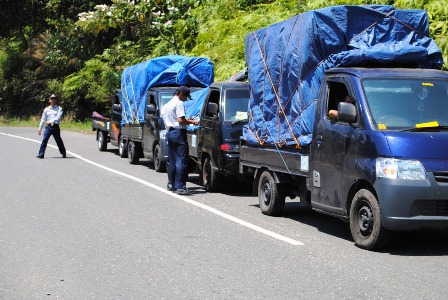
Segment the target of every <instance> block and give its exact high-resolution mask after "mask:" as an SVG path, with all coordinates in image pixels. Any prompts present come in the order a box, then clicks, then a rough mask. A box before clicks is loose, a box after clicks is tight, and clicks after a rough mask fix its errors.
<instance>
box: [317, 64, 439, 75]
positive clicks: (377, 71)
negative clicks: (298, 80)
mask: <svg viewBox="0 0 448 300" xmlns="http://www.w3.org/2000/svg"><path fill="white" fill-rule="evenodd" d="M341 73H345V74H348V75H352V76H355V77H358V78H369V77H371V78H373V77H376V78H378V77H419V78H448V72H444V71H440V70H435V69H418V68H358V67H354V68H331V69H328V70H327V71H326V72H325V74H327V75H334V74H341Z"/></svg>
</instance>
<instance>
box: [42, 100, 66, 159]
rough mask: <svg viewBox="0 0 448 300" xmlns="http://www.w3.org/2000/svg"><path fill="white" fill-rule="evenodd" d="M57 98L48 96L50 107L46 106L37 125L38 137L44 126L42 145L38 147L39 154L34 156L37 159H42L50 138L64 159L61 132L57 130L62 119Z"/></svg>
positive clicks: (64, 153) (64, 152)
mask: <svg viewBox="0 0 448 300" xmlns="http://www.w3.org/2000/svg"><path fill="white" fill-rule="evenodd" d="M57 100H58V98H57V97H56V95H55V94H52V95H51V96H50V100H49V101H50V106H47V107H46V108H45V109H44V112H43V113H42V118H41V120H40V124H39V130H38V131H37V133H38V134H39V135H41V134H42V128H43V126H44V124H45V131H44V136H43V139H42V144H41V145H40V149H39V154H38V155H37V156H36V157H37V158H44V156H45V149H46V148H47V143H48V140H49V139H50V136H53V138H54V140H55V141H56V144H57V145H58V148H59V152H60V153H61V154H62V157H64V158H65V157H66V150H65V147H64V142H63V141H62V138H61V131H60V129H59V123H60V122H61V118H62V113H63V111H62V107H60V106H59V105H57Z"/></svg>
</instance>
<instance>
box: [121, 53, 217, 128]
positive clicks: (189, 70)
mask: <svg viewBox="0 0 448 300" xmlns="http://www.w3.org/2000/svg"><path fill="white" fill-rule="evenodd" d="M213 71H214V70H213V64H212V62H211V61H210V60H209V59H208V58H204V57H187V56H180V55H168V56H162V57H158V58H154V59H151V60H148V61H145V62H142V63H139V64H136V65H134V66H130V67H127V68H125V69H124V71H123V74H122V75H121V90H122V93H123V108H122V122H121V125H122V126H125V125H129V124H132V125H138V124H142V123H144V121H145V119H144V118H145V107H146V102H147V97H148V93H147V92H148V90H149V89H150V88H152V87H161V86H180V85H185V86H188V87H203V88H205V87H208V86H210V84H211V83H213V81H214V74H213Z"/></svg>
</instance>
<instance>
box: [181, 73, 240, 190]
mask: <svg viewBox="0 0 448 300" xmlns="http://www.w3.org/2000/svg"><path fill="white" fill-rule="evenodd" d="M248 101H249V85H248V84H247V83H245V82H237V81H226V82H215V83H213V84H212V85H211V86H210V89H209V93H208V95H207V97H206V100H205V103H204V106H203V108H202V111H201V118H200V124H199V129H197V130H196V131H195V132H193V133H189V134H188V142H189V153H190V157H192V158H193V159H194V160H195V161H196V163H197V166H198V168H199V170H200V173H201V181H202V182H203V185H204V188H205V190H206V191H208V192H214V191H217V190H218V188H219V183H220V182H221V181H222V180H223V179H224V178H225V177H232V176H238V175H239V151H240V137H241V135H242V130H243V126H244V125H245V124H246V123H247V118H248V114H247V107H248Z"/></svg>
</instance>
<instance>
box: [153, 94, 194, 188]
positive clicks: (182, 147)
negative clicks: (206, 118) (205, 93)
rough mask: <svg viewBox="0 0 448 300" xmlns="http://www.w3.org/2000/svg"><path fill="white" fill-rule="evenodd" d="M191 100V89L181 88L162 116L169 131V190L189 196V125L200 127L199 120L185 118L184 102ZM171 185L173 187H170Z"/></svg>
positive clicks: (166, 105) (164, 109)
mask: <svg viewBox="0 0 448 300" xmlns="http://www.w3.org/2000/svg"><path fill="white" fill-rule="evenodd" d="M187 99H191V96H190V89H189V88H188V87H186V86H180V87H179V88H178V89H177V90H176V93H175V94H174V97H173V98H172V99H171V100H170V101H169V102H168V103H167V104H165V105H164V106H163V107H162V110H161V115H162V118H163V121H164V122H165V127H166V130H167V134H166V139H167V140H168V161H169V166H168V178H169V179H168V189H170V190H172V191H174V192H176V193H177V194H179V195H187V194H189V193H190V192H189V190H188V189H187V177H188V169H187V168H188V141H187V125H188V124H194V125H198V124H199V121H198V120H193V119H187V118H185V105H184V101H186V100H187ZM170 183H171V186H170Z"/></svg>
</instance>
